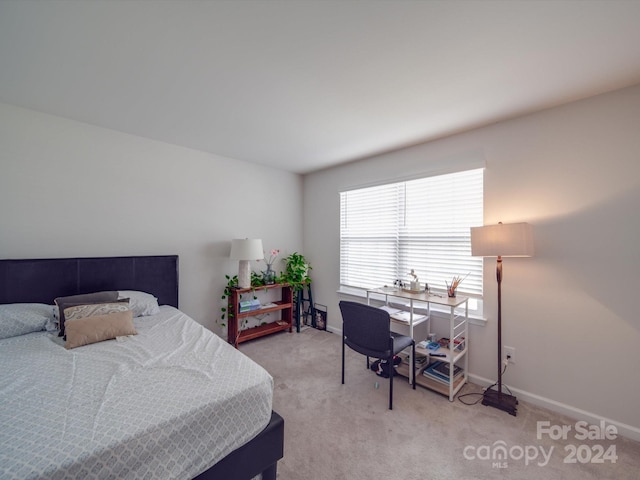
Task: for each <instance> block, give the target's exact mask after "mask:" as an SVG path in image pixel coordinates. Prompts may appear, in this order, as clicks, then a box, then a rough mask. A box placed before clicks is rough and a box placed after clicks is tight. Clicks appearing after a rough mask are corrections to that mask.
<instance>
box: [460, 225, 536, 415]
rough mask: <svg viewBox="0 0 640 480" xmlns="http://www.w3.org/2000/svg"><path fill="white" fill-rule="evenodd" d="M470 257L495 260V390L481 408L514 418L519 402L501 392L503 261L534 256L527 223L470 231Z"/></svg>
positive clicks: (486, 391) (489, 394) (487, 226)
mask: <svg viewBox="0 0 640 480" xmlns="http://www.w3.org/2000/svg"><path fill="white" fill-rule="evenodd" d="M471 255H472V256H474V257H498V260H497V264H496V279H497V280H498V383H497V385H498V390H497V391H495V390H491V389H487V390H485V392H484V394H483V398H482V404H483V405H487V406H491V407H495V408H498V409H500V410H504V411H505V412H508V413H510V414H511V415H513V416H515V415H516V409H517V407H516V405H517V404H518V400H517V399H516V397H515V396H514V395H508V394H506V393H503V392H502V257H531V256H533V231H532V228H531V225H529V224H528V223H510V224H503V223H502V222H500V223H498V224H497V225H485V226H484V227H471Z"/></svg>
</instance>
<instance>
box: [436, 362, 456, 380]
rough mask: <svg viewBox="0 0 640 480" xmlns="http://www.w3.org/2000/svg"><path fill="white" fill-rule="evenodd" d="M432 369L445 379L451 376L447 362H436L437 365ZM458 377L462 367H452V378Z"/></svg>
mask: <svg viewBox="0 0 640 480" xmlns="http://www.w3.org/2000/svg"><path fill="white" fill-rule="evenodd" d="M433 369H434V370H435V371H436V372H438V373H440V374H442V375H444V376H445V377H447V378H448V377H450V376H451V373H450V369H451V364H450V363H449V362H437V365H434V367H433ZM460 375H462V367H459V366H458V365H454V366H453V378H457V377H459V376H460Z"/></svg>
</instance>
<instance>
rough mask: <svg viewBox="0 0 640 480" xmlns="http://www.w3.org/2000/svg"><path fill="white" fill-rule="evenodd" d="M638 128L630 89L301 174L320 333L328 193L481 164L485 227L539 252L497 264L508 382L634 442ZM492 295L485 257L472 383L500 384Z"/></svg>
mask: <svg viewBox="0 0 640 480" xmlns="http://www.w3.org/2000/svg"><path fill="white" fill-rule="evenodd" d="M639 125H640V86H636V87H633V88H628V89H624V90H619V91H617V92H613V93H610V94H606V95H601V96H598V97H593V98H591V99H587V100H583V101H579V102H575V103H572V104H569V105H566V106H562V107H558V108H554V109H550V110H546V111H543V112H540V113H537V114H532V115H528V116H525V117H521V118H518V119H514V120H510V121H505V122H501V123H498V124H495V125H491V126H488V127H484V128H480V129H477V130H474V131H471V132H467V133H463V134H459V135H455V136H451V137H448V138H444V139H440V140H437V141H433V142H429V143H425V144H422V145H418V146H415V147H412V148H408V149H404V150H401V151H396V152H392V153H388V154H385V155H380V156H376V157H373V158H370V159H366V160H363V161H359V162H355V163H352V164H349V165H345V166H341V167H336V168H331V169H328V170H325V171H321V172H317V173H314V174H310V175H307V176H305V178H304V205H305V208H304V218H305V222H304V238H305V248H304V252H305V254H306V255H307V257H308V258H309V260H310V261H311V263H312V265H313V278H314V286H315V290H314V297H315V299H316V301H318V302H320V303H326V304H328V306H329V325H330V326H331V327H333V328H335V329H339V328H340V325H341V318H340V314H339V310H338V301H339V300H340V296H339V295H338V294H337V293H336V290H337V288H338V284H339V265H338V258H339V220H338V218H339V198H338V192H339V191H340V190H341V189H344V188H345V187H351V186H355V185H365V184H368V183H374V182H379V181H381V180H391V179H394V178H400V177H406V176H411V175H414V174H416V173H419V172H428V171H431V170H441V169H442V168H443V166H446V165H447V164H448V163H450V162H453V163H460V162H464V159H465V158H469V159H474V158H478V157H479V156H480V157H484V158H485V160H486V171H485V224H494V223H497V222H498V221H502V222H504V223H507V222H517V221H526V222H529V223H531V224H532V225H533V227H534V235H535V241H536V256H535V257H533V258H528V259H517V258H506V259H505V260H504V281H503V325H504V328H503V343H504V344H506V345H509V346H512V347H515V348H516V356H517V363H516V364H515V365H512V366H510V367H509V369H508V371H507V373H506V375H505V377H504V379H505V381H506V383H507V384H508V385H509V386H510V387H512V389H514V388H515V389H516V393H517V394H518V395H519V396H521V398H524V399H527V400H530V401H533V402H536V403H539V404H543V405H546V406H548V407H551V408H554V409H556V410H559V411H564V412H566V413H568V414H570V415H573V416H577V417H580V416H586V417H591V415H592V414H593V416H595V417H602V418H605V419H609V420H612V421H614V422H616V423H618V424H619V425H621V426H622V427H623V428H624V429H626V430H625V433H626V434H628V435H630V436H632V437H635V438H639V439H640V410H639V409H638V405H640V384H639V383H638V372H637V369H638V367H639V366H640V316H639V315H638V313H637V311H638V305H639V304H638V297H639V296H640V295H639V294H638V287H640V248H638V238H639V237H640V214H639V213H638V212H639V210H640V161H639V154H640V153H639V152H640V135H639V132H640V130H639V129H638V126H639ZM496 296H497V294H496V281H495V260H494V259H486V260H485V299H486V306H485V312H486V315H487V317H488V322H487V325H486V326H484V327H481V326H472V327H471V332H470V340H471V342H470V348H471V354H470V371H471V373H472V374H473V375H474V378H476V379H478V380H480V381H487V382H488V381H489V379H491V381H495V379H496V371H497V359H496V347H497V344H496V340H497V339H496V318H495V317H496ZM591 418H593V417H591Z"/></svg>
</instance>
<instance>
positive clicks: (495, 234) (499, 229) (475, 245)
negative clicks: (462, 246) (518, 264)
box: [471, 223, 533, 257]
mask: <svg viewBox="0 0 640 480" xmlns="http://www.w3.org/2000/svg"><path fill="white" fill-rule="evenodd" d="M471 255H472V256H474V257H531V256H533V229H532V228H531V225H529V224H528V223H507V224H503V223H498V224H497V225H486V226H484V227H471Z"/></svg>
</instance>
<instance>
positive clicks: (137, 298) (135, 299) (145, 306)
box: [118, 290, 160, 317]
mask: <svg viewBox="0 0 640 480" xmlns="http://www.w3.org/2000/svg"><path fill="white" fill-rule="evenodd" d="M125 298H128V299H129V309H130V310H131V313H133V316H134V317H142V316H145V315H155V314H156V313H160V307H159V306H158V299H157V298H156V297H154V296H153V295H151V294H150V293H145V292H137V291H135V290H118V300H120V299H125Z"/></svg>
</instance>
